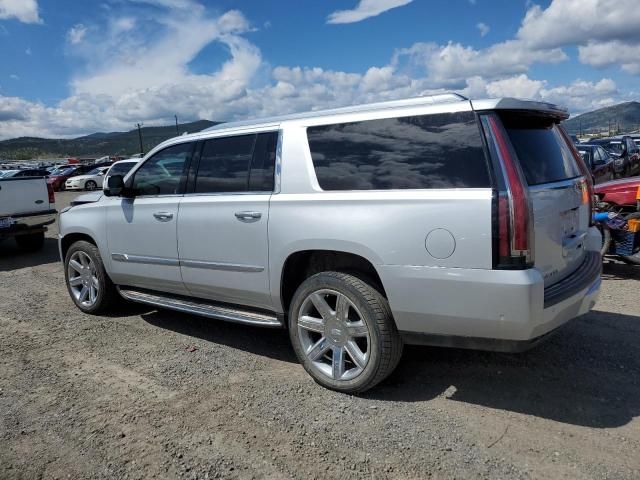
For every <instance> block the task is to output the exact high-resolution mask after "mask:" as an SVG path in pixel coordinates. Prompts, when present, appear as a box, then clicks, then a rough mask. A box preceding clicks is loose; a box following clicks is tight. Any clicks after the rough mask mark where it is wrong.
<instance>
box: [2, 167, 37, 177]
mask: <svg viewBox="0 0 640 480" xmlns="http://www.w3.org/2000/svg"><path fill="white" fill-rule="evenodd" d="M48 175H49V172H48V171H46V170H45V169H44V168H25V169H24V170H5V173H4V175H3V176H2V177H1V178H21V177H46V176H48Z"/></svg>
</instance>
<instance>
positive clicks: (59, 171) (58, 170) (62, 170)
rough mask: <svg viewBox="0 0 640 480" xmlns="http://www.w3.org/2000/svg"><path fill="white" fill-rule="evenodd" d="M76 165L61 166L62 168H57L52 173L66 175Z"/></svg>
mask: <svg viewBox="0 0 640 480" xmlns="http://www.w3.org/2000/svg"><path fill="white" fill-rule="evenodd" d="M74 168H75V167H60V168H56V169H55V170H54V171H53V172H51V175H65V174H67V173H69V172H71V171H72V170H73V169H74Z"/></svg>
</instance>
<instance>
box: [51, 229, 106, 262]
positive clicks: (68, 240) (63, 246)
mask: <svg viewBox="0 0 640 480" xmlns="http://www.w3.org/2000/svg"><path fill="white" fill-rule="evenodd" d="M81 240H84V241H86V242H89V243H92V244H93V245H95V246H96V247H97V246H98V242H96V241H95V239H94V238H93V237H92V236H91V235H88V234H86V233H80V232H74V233H67V234H66V235H65V236H64V237H62V238H61V239H60V256H61V259H62V261H63V262H64V259H65V257H66V256H67V252H68V251H69V248H71V245H73V244H74V243H76V242H79V241H81Z"/></svg>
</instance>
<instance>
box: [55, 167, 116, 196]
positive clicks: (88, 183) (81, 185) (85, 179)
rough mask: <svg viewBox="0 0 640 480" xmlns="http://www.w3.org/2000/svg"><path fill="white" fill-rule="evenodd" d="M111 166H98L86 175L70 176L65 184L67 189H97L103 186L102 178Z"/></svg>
mask: <svg viewBox="0 0 640 480" xmlns="http://www.w3.org/2000/svg"><path fill="white" fill-rule="evenodd" d="M109 168H110V167H98V168H94V169H93V170H90V171H89V172H88V173H86V174H85V175H76V176H74V177H71V178H69V179H68V180H67V181H66V182H65V184H64V188H65V190H96V189H98V188H102V180H103V179H104V175H105V173H107V170H109Z"/></svg>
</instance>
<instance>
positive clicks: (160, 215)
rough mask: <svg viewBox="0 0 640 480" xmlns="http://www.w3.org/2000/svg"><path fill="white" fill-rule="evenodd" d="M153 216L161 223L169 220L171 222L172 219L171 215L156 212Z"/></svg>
mask: <svg viewBox="0 0 640 480" xmlns="http://www.w3.org/2000/svg"><path fill="white" fill-rule="evenodd" d="M153 216H154V217H155V218H156V220H159V221H161V222H168V221H169V220H171V219H172V218H173V213H169V212H156V213H154V214H153Z"/></svg>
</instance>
